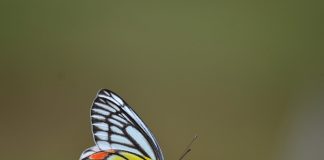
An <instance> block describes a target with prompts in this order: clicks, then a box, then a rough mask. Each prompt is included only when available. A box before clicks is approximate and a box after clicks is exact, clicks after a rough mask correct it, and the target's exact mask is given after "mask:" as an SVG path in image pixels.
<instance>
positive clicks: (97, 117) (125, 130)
mask: <svg viewBox="0 0 324 160" xmlns="http://www.w3.org/2000/svg"><path fill="white" fill-rule="evenodd" d="M91 124H92V132H93V138H94V140H95V143H96V145H97V148H95V149H99V150H101V151H106V150H109V149H114V150H123V151H127V152H130V153H134V154H136V155H138V156H143V157H149V158H150V159H152V160H163V155H162V151H161V149H160V147H159V145H158V143H157V141H156V139H155V137H154V136H153V134H152V132H151V131H150V130H149V129H148V128H147V126H146V125H145V124H144V122H143V121H142V120H141V119H140V118H139V116H138V115H137V114H136V113H135V112H134V111H133V110H132V108H131V107H130V106H129V105H128V104H127V103H126V102H125V101H124V100H123V99H122V98H120V97H119V96H118V95H117V94H115V93H114V92H112V91H109V90H106V89H103V90H100V91H99V92H98V94H97V96H96V98H95V100H94V102H93V105H92V108H91ZM90 149H91V148H90ZM91 153H92V152H91ZM88 154H89V153H88Z"/></svg>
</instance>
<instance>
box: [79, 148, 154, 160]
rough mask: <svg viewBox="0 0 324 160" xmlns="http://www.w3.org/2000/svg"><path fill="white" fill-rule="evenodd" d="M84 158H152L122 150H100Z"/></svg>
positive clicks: (137, 159) (110, 159)
mask: <svg viewBox="0 0 324 160" xmlns="http://www.w3.org/2000/svg"><path fill="white" fill-rule="evenodd" d="M83 160H151V159H150V158H148V157H145V156H141V155H137V154H134V153H130V152H127V151H122V150H108V151H99V152H96V153H93V154H91V155H90V156H88V157H86V158H85V159H83Z"/></svg>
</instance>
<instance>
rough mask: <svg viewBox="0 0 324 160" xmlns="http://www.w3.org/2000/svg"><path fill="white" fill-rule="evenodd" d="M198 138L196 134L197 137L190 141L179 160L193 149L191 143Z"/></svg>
mask: <svg viewBox="0 0 324 160" xmlns="http://www.w3.org/2000/svg"><path fill="white" fill-rule="evenodd" d="M197 138H198V136H197V135H195V137H194V138H193V139H192V140H191V141H190V143H189V144H188V145H187V147H186V148H185V150H184V151H183V153H182V154H181V156H180V158H179V160H182V159H183V158H184V157H185V156H186V155H187V154H188V153H189V152H190V151H191V148H190V147H191V145H192V144H193V142H194V141H195V140H196V139H197Z"/></svg>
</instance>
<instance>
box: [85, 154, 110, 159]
mask: <svg viewBox="0 0 324 160" xmlns="http://www.w3.org/2000/svg"><path fill="white" fill-rule="evenodd" d="M108 155H109V153H108V152H98V153H95V154H93V155H91V156H90V157H89V158H90V159H92V160H102V159H104V158H106V157H107V156H108Z"/></svg>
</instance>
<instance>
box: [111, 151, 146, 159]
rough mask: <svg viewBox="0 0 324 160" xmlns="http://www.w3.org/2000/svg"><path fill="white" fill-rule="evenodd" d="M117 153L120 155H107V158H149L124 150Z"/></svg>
mask: <svg viewBox="0 0 324 160" xmlns="http://www.w3.org/2000/svg"><path fill="white" fill-rule="evenodd" d="M118 154H120V155H121V156H119V155H117V154H114V155H111V157H109V158H108V160H125V158H127V159H129V160H151V159H150V158H148V157H145V156H143V157H142V156H138V155H136V154H133V153H129V152H124V151H119V152H118ZM122 156H123V157H122ZM124 157H125V158H124Z"/></svg>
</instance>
